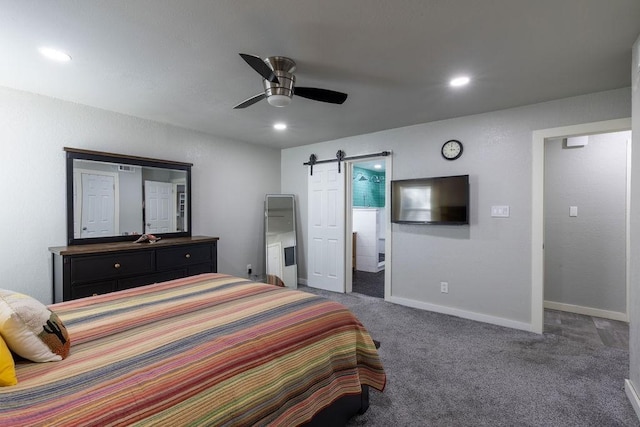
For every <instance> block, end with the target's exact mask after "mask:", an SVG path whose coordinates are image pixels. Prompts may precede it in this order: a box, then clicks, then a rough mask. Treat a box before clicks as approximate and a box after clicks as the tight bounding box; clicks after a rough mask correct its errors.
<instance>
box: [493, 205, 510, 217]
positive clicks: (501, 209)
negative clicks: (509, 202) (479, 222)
mask: <svg viewBox="0 0 640 427" xmlns="http://www.w3.org/2000/svg"><path fill="white" fill-rule="evenodd" d="M491 216H492V217H493V218H509V206H491Z"/></svg>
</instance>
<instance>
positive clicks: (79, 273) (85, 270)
mask: <svg viewBox="0 0 640 427" xmlns="http://www.w3.org/2000/svg"><path fill="white" fill-rule="evenodd" d="M153 261H154V259H153V251H135V252H122V253H118V254H108V255H93V256H86V257H77V258H72V259H71V281H72V283H78V282H89V281H95V280H104V279H111V278H118V277H125V276H131V275H136V274H144V273H149V272H152V271H154V264H153Z"/></svg>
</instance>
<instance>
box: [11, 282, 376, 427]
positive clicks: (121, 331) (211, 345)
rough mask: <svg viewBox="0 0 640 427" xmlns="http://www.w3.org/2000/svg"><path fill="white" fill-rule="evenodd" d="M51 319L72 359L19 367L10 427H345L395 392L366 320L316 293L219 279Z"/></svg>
mask: <svg viewBox="0 0 640 427" xmlns="http://www.w3.org/2000/svg"><path fill="white" fill-rule="evenodd" d="M49 308H50V309H51V310H52V311H54V312H55V313H56V314H57V315H58V317H59V318H60V319H61V320H62V321H63V323H64V325H65V326H66V328H67V331H68V333H69V337H70V340H71V349H70V354H69V356H68V357H67V358H66V359H64V360H61V361H58V362H48V363H33V362H27V361H16V372H17V377H18V384H17V385H15V386H11V387H0V425H2V426H10V425H29V426H35V425H64V426H73V425H83V426H88V425H96V426H98V425H99V426H107V425H132V424H133V425H172V426H179V425H216V426H217V425H274V426H292V425H303V424H306V423H308V424H309V425H328V424H329V423H331V425H339V424H344V423H345V422H346V421H347V420H348V419H349V418H350V417H351V416H353V415H354V414H356V413H358V412H363V411H365V410H366V408H367V405H368V387H373V388H375V389H377V390H380V391H382V390H383V389H384V386H385V382H386V376H385V373H384V369H383V367H382V364H381V362H380V360H379V357H378V353H377V350H376V348H375V345H374V343H373V341H372V339H371V337H370V336H369V334H368V333H367V331H366V330H365V328H364V327H363V325H362V324H361V323H360V322H359V321H358V320H357V318H356V317H355V316H354V315H353V314H352V313H351V312H350V311H348V310H347V309H346V308H345V307H344V306H342V305H340V304H338V303H336V302H333V301H330V300H327V299H325V298H322V297H319V296H316V295H313V294H310V293H306V292H300V291H294V290H290V289H286V288H281V287H277V286H273V285H269V284H264V283H256V282H251V281H248V280H246V279H240V278H237V277H232V276H228V275H223V274H216V273H210V274H203V275H199V276H192V277H188V278H184V279H178V280H173V281H169V282H163V283H157V284H153V285H148V286H143V287H140V288H134V289H129V290H125V291H119V292H114V293H110V294H104V295H98V296H94V297H89V298H83V299H79V300H73V301H67V302H63V303H58V304H53V305H51V306H49ZM336 423H337V424H336Z"/></svg>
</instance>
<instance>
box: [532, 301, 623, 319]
mask: <svg viewBox="0 0 640 427" xmlns="http://www.w3.org/2000/svg"><path fill="white" fill-rule="evenodd" d="M544 308H549V309H551V310H560V311H568V312H569V313H576V314H584V315H585V316H594V317H602V318H603V319H611V320H619V321H621V322H628V321H629V316H627V314H626V313H620V312H618V311H609V310H601V309H599V308H591V307H583V306H580V305H573V304H563V303H561V302H554V301H545V302H544Z"/></svg>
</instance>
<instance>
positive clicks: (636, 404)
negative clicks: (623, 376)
mask: <svg viewBox="0 0 640 427" xmlns="http://www.w3.org/2000/svg"><path fill="white" fill-rule="evenodd" d="M624 391H625V392H626V393H627V398H629V402H631V406H633V410H634V411H636V416H637V417H638V418H639V419H640V398H638V393H637V392H636V388H635V387H634V386H633V383H632V382H631V381H629V380H624Z"/></svg>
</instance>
